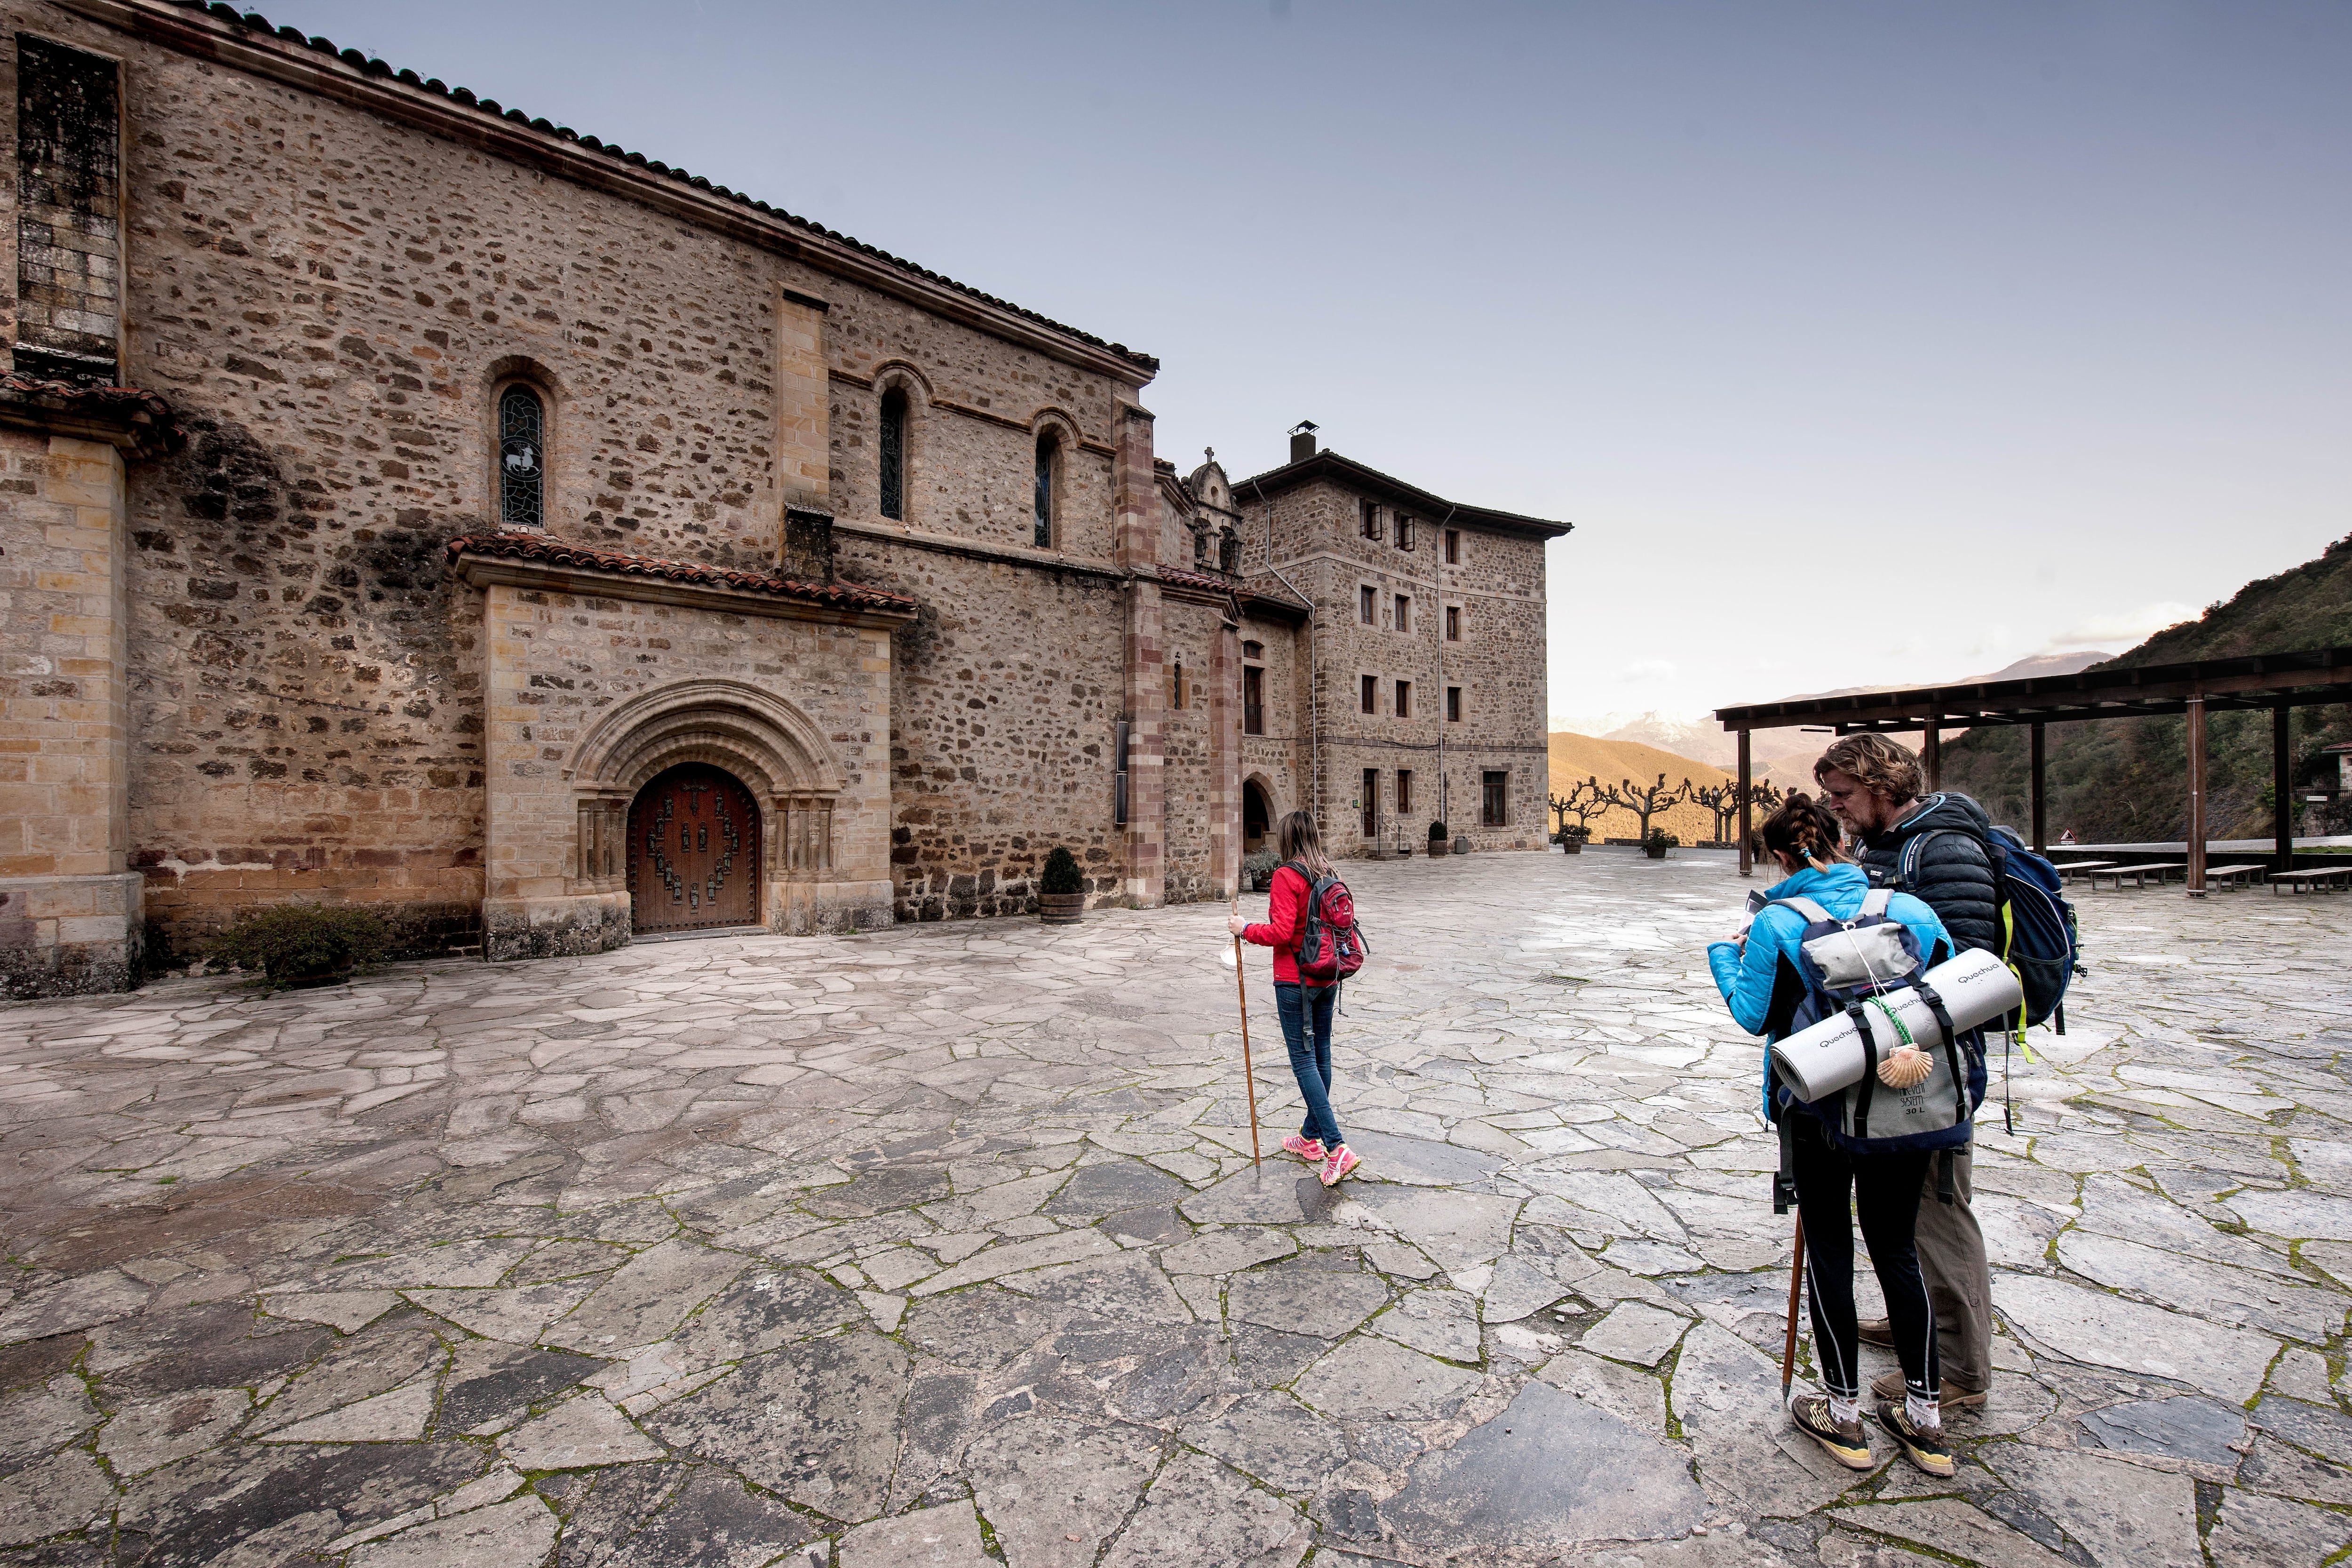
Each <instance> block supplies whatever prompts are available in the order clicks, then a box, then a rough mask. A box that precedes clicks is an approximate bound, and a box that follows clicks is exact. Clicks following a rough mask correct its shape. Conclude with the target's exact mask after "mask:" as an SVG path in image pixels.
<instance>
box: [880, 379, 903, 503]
mask: <svg viewBox="0 0 2352 1568" xmlns="http://www.w3.org/2000/svg"><path fill="white" fill-rule="evenodd" d="M882 515H883V516H884V517H888V518H896V519H897V520H898V521H900V522H904V521H907V395H906V393H905V392H904V391H902V390H901V389H899V388H898V387H895V386H894V387H892V388H891V389H890V390H889V391H887V392H886V393H884V394H883V395H882Z"/></svg>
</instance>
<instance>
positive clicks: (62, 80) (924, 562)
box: [0, 0, 1562, 995]
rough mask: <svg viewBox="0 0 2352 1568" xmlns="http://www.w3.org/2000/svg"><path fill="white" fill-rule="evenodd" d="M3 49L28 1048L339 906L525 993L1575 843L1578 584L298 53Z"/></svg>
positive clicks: (800, 223) (5, 496)
mask: <svg viewBox="0 0 2352 1568" xmlns="http://www.w3.org/2000/svg"><path fill="white" fill-rule="evenodd" d="M0 14H5V22H6V26H5V28H0V96H5V98H7V99H8V100H10V101H11V102H12V103H13V110H10V111H7V112H0V135H5V137H6V138H7V139H8V145H7V146H6V147H5V149H0V167H5V169H6V170H8V171H9V172H10V174H12V176H13V177H11V178H9V179H8V180H7V181H6V182H5V188H6V192H7V199H8V201H9V202H10V204H11V205H13V207H14V209H15V210H14V213H13V215H12V216H13V221H10V222H6V223H5V224H0V247H5V251H0V265H5V270H6V273H7V275H9V276H12V277H13V278H14V279H15V287H14V288H13V289H5V290H0V296H5V298H0V315H5V322H0V325H5V331H0V353H5V355H6V361H7V363H6V365H5V369H4V370H0V470H5V472H0V987H5V991H6V992H7V994H15V995H34V994H55V993H63V992H72V991H79V990H93V989H104V988H110V987H113V986H119V985H122V984H131V983H132V982H134V981H135V979H136V977H137V976H138V974H139V973H141V972H142V969H143V968H147V967H152V966H154V965H157V964H160V963H169V962H175V961H181V960H184V959H185V958H186V957H188V956H190V955H192V954H193V953H194V952H195V950H196V948H197V945H198V943H199V942H201V940H202V939H203V938H204V937H205V935H206V934H207V933H208V932H210V931H214V930H216V929H218V928H219V927H220V926H221V925H223V924H225V923H226V922H227V921H230V920H232V919H234V918H236V917H237V916H238V915H240V914H242V913H245V912H247V911H250V910H254V909H256V908H257V907H261V906H266V905H269V904H273V903H279V902H285V901H299V900H310V901H330V902H353V903H364V904H366V905H368V906H370V907H373V908H374V909H377V910H381V911H382V912H383V914H384V915H385V916H386V917H387V918H388V919H389V920H390V921H392V923H393V925H394V929H395V931H396V932H397V933H398V939H399V942H400V944H401V946H402V948H403V950H404V951H407V952H436V951H451V950H456V951H478V952H480V953H481V954H482V955H483V956H485V957H488V958H498V959H503V958H520V957H528V956H533V955H539V954H551V953H572V952H593V951H600V950H603V949H606V948H610V947H613V946H615V945H618V944H620V943H624V942H630V941H633V940H646V939H649V938H655V937H662V936H670V935H678V934H690V933H693V932H698V931H724V930H734V929H742V928H745V927H766V928H770V929H774V930H780V931H807V930H815V929H845V928H852V927H867V926H873V925H877V924H882V923H886V922H888V921H899V920H914V921H920V920H939V919H946V918H953V917H965V916H980V915H993V914H1008V913H1015V912H1020V911H1023V910H1028V909H1031V908H1033V907H1034V904H1033V901H1032V882H1033V879H1034V875H1035V873H1036V871H1037V870H1038V868H1040V866H1041V865H1042V862H1043V860H1044V858H1045V853H1046V851H1047V850H1048V849H1050V848H1051V847H1053V846H1055V845H1056V844H1066V845H1068V846H1069V847H1071V848H1072V849H1073V851H1074V852H1076V854H1077V856H1078V858H1079V859H1080V862H1081V864H1082V865H1083V866H1084V867H1085V868H1086V871H1087V878H1088V888H1089V891H1090V893H1091V894H1092V895H1093V896H1094V897H1095V898H1096V899H1097V900H1124V901H1128V902H1132V903H1138V904H1153V903H1158V902H1160V901H1162V900H1175V899H1189V898H1203V897H1223V896H1225V895H1226V894H1227V893H1228V892H1229V891H1230V890H1231V889H1232V888H1233V887H1234V884H1235V881H1236V879H1237V875H1238V865H1239V860H1240V857H1241V855H1242V854H1243V852H1244V845H1245V843H1247V842H1248V841H1250V840H1251V838H1252V837H1254V836H1262V835H1263V834H1264V832H1265V824H1266V823H1268V822H1270V821H1271V820H1272V818H1273V817H1274V816H1276V815H1278V814H1279V813H1280V812H1282V811H1285V810H1288V809H1292V808H1293V807H1295V806H1297V805H1311V806H1313V807H1314V808H1315V809H1316V810H1318V813H1320V814H1321V816H1322V817H1323V819H1324V820H1325V821H1326V822H1327V823H1329V824H1330V825H1331V827H1332V831H1331V834H1330V837H1332V839H1333V841H1334V843H1335V846H1336V847H1338V848H1339V849H1340V850H1341V851H1342V852H1343V853H1344V852H1349V851H1352V850H1359V849H1360V848H1361V847H1363V846H1364V845H1365V843H1366V842H1367V841H1368V840H1367V838H1366V837H1365V836H1364V835H1362V834H1350V833H1348V832H1346V831H1343V829H1345V828H1346V827H1349V826H1366V825H1371V826H1378V827H1379V828H1380V830H1381V832H1383V833H1384V832H1385V830H1386V826H1387V825H1389V824H1390V823H1391V821H1392V820H1393V821H1402V819H1404V818H1406V817H1411V818H1412V819H1414V820H1418V819H1419V817H1420V816H1423V815H1426V814H1428V813H1429V811H1430V809H1431V803H1432V802H1450V803H1451V804H1450V805H1448V806H1441V807H1440V809H1449V810H1450V812H1451V816H1449V818H1448V820H1449V823H1451V824H1452V825H1453V826H1458V827H1460V828H1462V829H1463V830H1465V831H1467V832H1469V833H1470V835H1471V836H1472V837H1473V838H1474V840H1475V841H1477V842H1479V843H1481V844H1482V845H1486V846H1488V847H1507V846H1511V845H1522V844H1525V845H1533V844H1539V843H1540V842H1541V832H1540V829H1541V826H1542V816H1543V813H1542V805H1541V803H1542V787H1541V784H1540V782H1539V768H1540V763H1538V762H1536V761H1535V760H1533V759H1535V758H1536V757H1538V756H1539V755H1540V748H1541V746H1542V744H1543V735H1542V723H1543V711H1544V705H1543V665H1542V646H1541V619H1542V613H1543V572H1542V555H1541V540H1542V538H1544V537H1549V536H1550V535H1549V534H1547V533H1546V532H1545V531H1546V530H1549V531H1550V533H1551V534H1556V533H1558V532H1559V531H1562V528H1561V525H1559V524H1550V523H1540V522H1537V521H1532V520H1528V519H1517V518H1511V517H1509V516H1507V514H1503V513H1498V512H1486V511H1478V510H1475V509H1472V508H1468V507H1458V508H1455V507H1450V506H1449V503H1446V502H1444V501H1441V500H1437V499H1436V498H1434V497H1430V496H1427V495H1425V494H1424V493H1423V492H1421V491H1419V490H1416V489H1412V487H1410V486H1405V485H1402V484H1400V483H1399V482H1398V481H1395V480H1392V479H1386V478H1385V477H1384V476H1381V475H1380V474H1378V473H1376V472H1374V471H1373V470H1371V469H1369V468H1361V467H1360V465H1356V464H1353V463H1349V462H1348V461H1347V460H1346V459H1342V458H1337V457H1336V456H1335V455H1333V454H1329V453H1316V452H1313V451H1309V452H1307V453H1306V454H1305V456H1304V457H1303V458H1302V457H1300V456H1298V455H1297V453H1294V461H1292V462H1291V463H1290V464H1288V465H1286V466H1285V467H1284V468H1278V469H1276V470H1274V471H1273V472H1272V473H1269V474H1265V475H1260V476H1257V477H1256V478H1255V479H1249V480H1244V481H1242V482H1241V483H1240V484H1238V485H1236V484H1233V483H1231V482H1229V481H1228V479H1227V477H1226V476H1225V474H1224V472H1223V469H1222V468H1219V467H1218V466H1217V465H1216V464H1215V462H1214V461H1213V459H1212V460H1211V461H1209V462H1207V463H1204V464H1203V465H1202V467H1201V468H1197V469H1195V470H1194V471H1193V472H1192V474H1191V475H1189V476H1185V477H1181V478H1180V477H1179V476H1178V475H1177V473H1176V471H1175V469H1174V468H1173V467H1172V466H1171V465H1169V464H1166V463H1164V462H1161V461H1160V460H1159V459H1158V458H1157V457H1156V455H1155V452H1154V448H1153V435H1152V416H1151V415H1150V413H1149V412H1148V410H1147V409H1146V408H1145V406H1144V405H1143V404H1142V401H1141V393H1142V391H1143V388H1144V387H1145V386H1146V385H1147V384H1149V383H1150V380H1151V378H1152V376H1153V374H1155V372H1156V370H1157V362H1155V361H1154V360H1152V359H1151V358H1150V356H1149V355H1146V354H1142V353H1137V352H1135V351H1133V350H1130V349H1128V348H1126V347H1124V346H1122V345H1120V344H1118V343H1113V342H1104V341H1102V340H1101V339H1098V338H1096V337H1094V336H1091V335H1089V334H1087V333H1086V332H1083V331H1078V330H1076V329H1075V328H1072V327H1068V326H1065V325H1063V324H1061V323H1059V322H1055V321H1049V320H1047V319H1045V318H1044V317H1042V316H1039V315H1037V314H1035V313H1034V312H1033V311H1029V310H1023V309H1021V308H1020V307H1018V306H1015V305H1013V304H1010V303H1008V302H1006V301H1004V300H999V299H996V298H993V297H992V296H989V295H986V294H983V293H982V292H980V291H979V290H977V289H971V288H969V287H966V286H964V285H961V284H958V283H955V282H952V281H950V280H949V279H942V278H940V277H939V276H938V275H937V274H935V273H931V272H929V271H927V270H925V269H923V268H919V267H918V266H916V265H914V264H912V263H909V262H907V261H903V260H901V259H899V258H895V257H891V256H888V255H886V254H884V253H882V252H880V251H877V250H876V249H875V248H873V247H870V246H866V245H863V244H860V243H859V242H857V241H856V240H853V239H850V238H848V237H845V236H842V235H840V234H837V233H835V232H833V231H831V230H828V229H825V228H824V227H823V226H820V225H817V224H815V223H814V222H811V221H809V220H807V219H805V218H802V217H798V216H793V215H791V214H788V213H785V212H782V211H780V210H777V209H775V208H773V207H771V206H769V205H766V204H764V203H762V202H758V201H754V200H752V199H751V198H750V197H748V196H746V195H741V194H739V193H736V192H732V191H729V190H726V189H724V188H723V187H717V186H713V185H712V184H710V183H709V181H708V180H704V179H700V178H697V177H695V176H692V175H690V174H687V173H685V172H684V171H680V170H676V169H672V168H669V167H667V166H666V165H665V164H663V163H659V162H657V161H653V160H650V159H648V158H646V156H645V155H644V154H642V153H633V152H628V151H625V150H624V149H621V148H618V147H614V146H611V145H608V144H606V143H604V142H601V141H599V140H598V139H597V138H595V137H593V136H592V135H586V134H583V133H581V132H575V131H572V130H571V129H570V128H568V127H563V126H558V125H555V124H552V123H551V122H549V121H545V120H541V119H533V118H531V117H530V116H529V115H527V114H525V113H524V112H522V111H521V110H509V109H506V108H504V107H502V106H500V105H499V104H498V103H496V102H493V101H489V100H483V99H480V98H478V96H477V95H476V94H474V93H472V92H470V91H468V90H467V89H464V88H462V87H450V86H447V85H446V84H445V83H443V82H441V81H439V80H437V79H425V78H421V77H419V76H417V75H416V74H415V72H413V71H406V70H398V69H395V68H393V67H391V66H389V65H387V64H385V63H384V62H383V61H381V60H375V59H372V58H367V57H365V56H363V55H361V54H360V53H358V52H357V51H352V50H342V51H339V50H337V49H336V48H335V47H333V46H332V45H331V43H330V42H329V41H328V40H325V39H321V38H306V37H301V36H299V34H298V33H296V32H295V31H294V30H293V29H290V28H287V29H279V28H274V27H272V26H270V25H268V23H267V22H265V21H264V20H263V19H262V18H260V17H258V16H254V15H252V14H251V13H244V12H238V11H236V10H234V9H232V8H230V7H227V6H221V5H213V6H206V5H197V4H191V3H181V0H0ZM1368 504H1369V505H1370V506H1372V507H1373V508H1375V509H1376V511H1377V518H1376V520H1375V521H1377V523H1378V526H1380V527H1381V529H1382V530H1384V532H1383V534H1382V536H1381V540H1380V541H1378V542H1375V541H1374V540H1373V539H1372V538H1370V536H1368V535H1364V534H1362V533H1360V532H1359V531H1356V530H1357V529H1359V528H1360V527H1365V526H1371V524H1370V523H1367V522H1364V521H1362V519H1363V516H1365V515H1369V514H1360V511H1359V510H1356V509H1360V508H1361V507H1363V506H1365V505H1368ZM1449 511H1450V512H1451V514H1453V521H1440V519H1442V518H1444V517H1445V516H1446V515H1447V514H1448V513H1449ZM1399 516H1410V517H1411V518H1412V528H1413V529H1414V530H1415V532H1414V533H1413V535H1412V540H1411V542H1410V543H1408V542H1407V541H1406V539H1405V536H1404V535H1402V534H1397V533H1393V532H1387V531H1389V530H1393V529H1394V528H1396V527H1397V526H1399V525H1398V524H1397V522H1396V521H1394V520H1395V519H1396V518H1398V517H1399ZM1447 538H1454V539H1458V544H1457V546H1456V549H1457V551H1458V554H1454V555H1444V556H1443V557H1442V556H1441V553H1440V552H1441V546H1440V543H1439V541H1440V540H1442V539H1447ZM1363 586H1369V587H1371V588H1373V589H1375V590H1376V591H1377V593H1376V607H1377V611H1378V616H1380V617H1391V616H1393V615H1394V614H1395V606H1394V604H1393V603H1392V601H1394V600H1397V599H1399V598H1403V599H1409V600H1411V601H1412V606H1411V607H1408V609H1407V611H1406V622H1405V624H1404V625H1403V626H1402V627H1400V626H1395V625H1393V624H1391V621H1390V620H1389V619H1386V618H1381V619H1376V621H1375V622H1373V623H1370V624H1366V623H1360V622H1358V621H1356V620H1354V619H1353V618H1352V616H1353V615H1354V613H1355V611H1356V610H1357V608H1358V607H1359V606H1358V604H1357V590H1358V589H1359V588H1360V587H1363ZM1446 606H1454V607H1457V608H1459V609H1461V610H1462V611H1463V612H1464V614H1463V616H1462V619H1461V623H1460V624H1461V626H1463V628H1464V637H1463V640H1462V641H1461V642H1460V644H1459V646H1457V645H1456V643H1454V642H1448V641H1444V639H1443V636H1442V628H1444V626H1447V625H1449V624H1452V623H1449V622H1447V621H1446V620H1445V619H1444V613H1443V612H1444V607H1446ZM1490 616H1491V617H1492V619H1491V620H1489V619H1488V618H1487V617H1490ZM1530 617H1531V618H1530ZM1506 627H1508V628H1509V629H1508V630H1507V631H1506V630H1505V628H1506ZM1514 659H1517V660H1518V661H1519V662H1517V663H1516V664H1515V663H1514V662H1513V661H1514ZM1359 674H1361V675H1366V676H1377V677H1378V678H1379V679H1380V681H1381V687H1380V699H1379V700H1380V702H1381V704H1383V706H1382V707H1381V711H1380V712H1379V713H1377V714H1370V713H1367V714H1357V713H1354V712H1351V711H1349V699H1350V697H1351V696H1353V695H1354V693H1355V691H1356V687H1355V684H1354V683H1355V682H1356V681H1357V679H1358V677H1359ZM1397 682H1403V683H1405V684H1406V686H1407V687H1409V688H1411V689H1410V690H1408V691H1407V693H1406V696H1405V710H1404V711H1403V712H1402V713H1397V712H1394V711H1392V710H1391V707H1390V706H1387V705H1389V704H1391V703H1392V702H1393V700H1394V693H1393V692H1392V690H1391V687H1392V686H1393V685H1394V683H1397ZM1441 689H1443V690H1444V692H1446V693H1447V695H1446V696H1445V697H1444V698H1443V699H1438V700H1437V701H1438V702H1444V703H1455V702H1457V701H1458V711H1459V713H1460V715H1461V716H1460V718H1459V719H1458V720H1454V721H1441V720H1440V719H1439V718H1438V717H1437V715H1438V714H1439V713H1440V712H1442V711H1447V709H1444V708H1441V707H1439V706H1436V705H1434V704H1433V693H1435V692H1437V691H1439V690H1441ZM1441 722H1444V724H1445V728H1444V729H1442V730H1441V729H1439V728H1437V726H1438V725H1439V724H1440V723H1441ZM1441 748H1442V749H1441ZM1496 778H1499V780H1500V783H1499V784H1496V782H1495V781H1496ZM1364 781H1371V783H1370V785H1369V787H1370V791H1371V793H1370V795H1366V794H1365V790H1366V788H1367V787H1368V786H1367V784H1365V782H1364ZM1465 791H1484V792H1486V795H1491V797H1492V799H1493V801H1494V803H1495V804H1494V806H1493V810H1492V812H1491V813H1486V811H1485V808H1484V807H1483V806H1482V807H1481V808H1480V812H1481V815H1480V816H1475V817H1474V816H1473V815H1472V813H1471V811H1470V810H1469V808H1467V807H1465V805H1464V804H1463V801H1464V799H1466V798H1468V797H1467V796H1465ZM1400 792H1402V798H1400ZM1480 798H1482V799H1484V798H1486V796H1481V797H1480ZM1366 800H1370V801H1371V802H1372V804H1371V805H1369V806H1368V805H1365V804H1364V803H1365V801H1366ZM1487 816H1491V817H1492V823H1491V826H1482V823H1484V822H1486V817H1487Z"/></svg>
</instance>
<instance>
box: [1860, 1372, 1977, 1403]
mask: <svg viewBox="0 0 2352 1568" xmlns="http://www.w3.org/2000/svg"><path fill="white" fill-rule="evenodd" d="M1870 1392H1871V1393H1873V1394H1876V1395H1878V1397H1879V1398H1881V1399H1900V1398H1902V1397H1903V1396H1904V1394H1906V1393H1908V1392H1909V1385H1908V1384H1905V1383H1904V1381H1903V1374H1902V1373H1899V1372H1890V1373H1886V1374H1885V1376H1883V1377H1881V1378H1879V1379H1878V1380H1877V1381H1876V1382H1874V1383H1873V1384H1871V1385H1870ZM1984 1402H1985V1391H1984V1390H1983V1389H1981V1388H1962V1387H1961V1386H1960V1385H1959V1384H1957V1383H1947V1384H1944V1393H1943V1397H1942V1402H1941V1404H1942V1408H1944V1409H1946V1410H1982V1409H1983V1408H1984Z"/></svg>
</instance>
